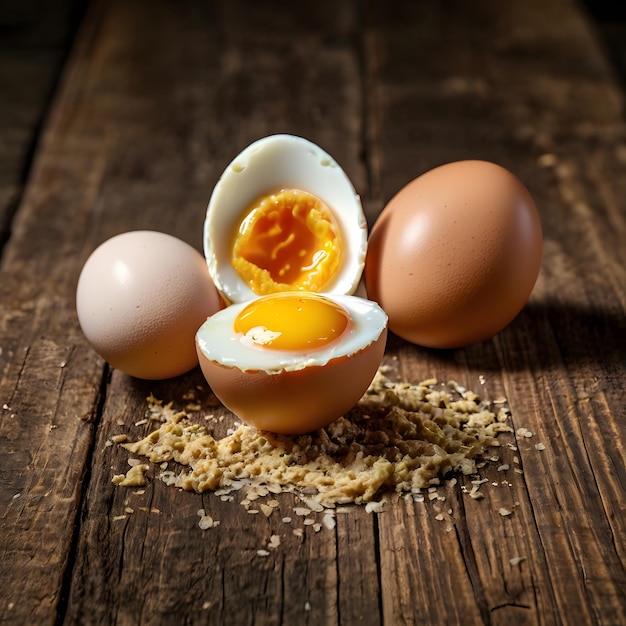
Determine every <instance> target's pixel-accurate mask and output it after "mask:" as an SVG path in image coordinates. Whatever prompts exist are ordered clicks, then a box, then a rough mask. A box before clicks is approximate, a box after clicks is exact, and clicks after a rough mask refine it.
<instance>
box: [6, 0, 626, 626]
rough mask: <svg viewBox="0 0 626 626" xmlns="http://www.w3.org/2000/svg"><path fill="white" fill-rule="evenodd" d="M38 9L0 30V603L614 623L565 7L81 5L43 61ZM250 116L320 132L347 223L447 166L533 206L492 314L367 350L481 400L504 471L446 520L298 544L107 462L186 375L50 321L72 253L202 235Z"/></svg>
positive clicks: (609, 169) (620, 98) (50, 617)
mask: <svg viewBox="0 0 626 626" xmlns="http://www.w3.org/2000/svg"><path fill="white" fill-rule="evenodd" d="M15 4H16V5H17V3H15ZM41 4H42V3H35V2H30V3H29V2H26V3H22V4H21V5H20V6H21V9H20V8H15V9H14V13H12V14H11V15H10V16H9V18H7V17H6V16H5V15H3V19H4V20H5V22H4V23H3V31H2V32H0V53H1V54H2V61H0V63H1V64H2V76H4V77H5V79H6V82H5V83H4V85H3V86H2V92H1V93H2V101H1V102H0V107H2V108H1V109H0V110H1V111H2V120H1V124H2V125H1V126H0V128H1V133H2V134H1V135H0V139H1V142H0V143H1V144H2V145H1V146H0V155H1V156H2V159H3V161H2V163H3V170H2V172H0V184H1V188H0V192H1V193H0V200H1V202H2V204H1V206H0V217H1V218H2V219H1V225H2V231H3V233H4V236H3V239H2V243H3V247H2V250H1V252H2V257H1V263H2V265H1V267H0V406H1V408H0V478H1V482H0V520H1V522H0V524H1V529H2V532H1V534H0V622H1V623H3V624H38V625H40V624H204V623H210V624H218V623H219V624H222V623H223V624H237V625H239V624H278V623H281V624H339V623H340V624H357V623H363V624H379V623H384V624H387V625H390V626H393V625H397V624H457V623H458V624H607V625H608V624H612V625H617V624H625V623H626V571H625V564H626V540H625V538H626V498H625V494H624V489H625V486H626V470H625V462H624V461H625V459H624V456H625V455H624V441H625V440H624V433H625V430H626V409H625V407H626V402H625V400H624V387H625V383H626V376H625V373H626V365H625V363H626V358H625V357H626V345H625V338H626V324H625V310H626V269H625V268H626V200H625V198H626V126H625V123H624V117H623V111H624V93H623V90H622V89H621V88H620V84H619V82H618V77H617V75H616V73H615V67H614V66H612V65H611V58H612V57H611V56H610V55H609V53H608V51H607V49H606V48H605V47H604V44H603V42H602V40H601V39H600V36H599V34H600V31H599V30H597V25H594V23H593V22H592V21H591V20H590V18H589V16H588V15H587V14H586V13H585V12H584V10H583V8H582V7H581V6H579V5H578V4H577V3H576V2H575V1H574V0H553V1H549V0H548V1H546V0H511V1H510V2H496V1H494V0H473V1H472V2H447V3H443V2H441V3H439V2H421V3H418V2H410V1H408V0H407V1H405V2H404V1H398V2H388V3H384V5H383V3H380V2H374V1H372V2H367V1H365V2H346V3H338V2H330V1H329V2H326V1H324V0H319V1H318V2H315V3H288V2H278V1H275V2H259V3H257V2H254V3H252V2H251V3H245V2H243V1H241V0H229V1H223V2H195V1H193V0H186V1H185V2H170V1H166V0H152V1H150V2H147V1H146V2H141V1H140V0H110V1H105V0H94V1H93V2H90V3H89V4H88V5H87V6H86V8H85V14H84V18H83V19H82V20H81V21H80V27H79V29H78V32H77V36H76V38H75V40H74V41H73V44H72V46H71V50H70V53H69V56H68V57H67V58H65V56H64V50H65V47H64V42H65V41H66V39H65V37H66V36H67V35H68V34H71V33H72V32H73V31H72V24H73V19H74V17H76V16H78V17H80V11H81V10H82V6H79V5H78V4H77V3H71V2H69V1H65V2H61V1H60V0H59V1H58V2H57V3H56V5H57V9H56V10H55V11H50V10H47V11H43V9H42V8H41ZM44 4H45V3H44ZM42 11H43V13H44V14H43V15H40V14H39V12H42ZM38 17H41V20H43V22H44V23H45V24H44V25H47V28H44V27H43V26H41V27H40V22H41V20H37V19H36V18H38ZM29 20H30V22H29ZM33 20H34V21H33ZM607 20H608V21H609V22H610V16H609V17H608V18H607ZM29 23H30V24H31V25H32V24H35V25H36V26H33V28H32V29H30V30H29V29H28V28H26V27H27V26H28V24H29ZM609 25H610V26H611V28H613V29H615V28H619V25H618V24H616V23H612V24H609ZM20 28H26V31H27V34H28V35H29V37H30V38H29V37H26V43H24V42H23V41H22V40H20V37H19V35H20ZM612 32H614V31H612ZM620 32H621V33H622V34H623V33H624V31H623V30H622V31H620ZM33 33H34V34H33ZM618 39H619V38H618ZM618 39H617V40H618ZM622 51H623V49H622ZM61 64H62V65H63V71H62V75H61V77H60V80H59V81H58V83H55V79H56V71H57V68H59V67H60V66H61ZM5 79H3V82H4V80H5ZM11 81H13V82H11ZM50 94H52V96H53V97H52V102H51V104H50V106H47V102H48V100H47V99H48V97H49V96H50ZM40 124H41V128H40V131H41V132H38V131H39V125H40ZM274 132H289V133H294V134H298V135H302V136H305V137H307V138H308V139H310V140H312V141H314V142H315V143H318V144H319V145H321V146H322V147H324V148H325V149H326V150H327V151H329V152H330V153H331V154H332V155H333V156H334V157H335V158H336V159H337V161H338V162H339V163H341V164H342V166H343V167H344V169H345V170H346V172H347V173H348V175H349V176H350V177H351V179H352V181H353V183H354V185H355V187H356V188H357V190H358V191H359V193H360V194H361V195H362V198H363V202H364V206H365V209H366V212H367V215H368V218H369V220H370V222H373V220H374V219H375V217H376V215H377V213H378V212H379V211H380V209H381V208H382V207H383V206H384V204H385V202H386V201H387V200H389V199H390V198H391V196H392V195H393V194H394V193H395V192H396V191H397V190H399V189H400V188H401V187H402V186H403V185H404V184H406V183H407V182H408V181H410V180H411V179H413V178H415V177H416V176H417V175H419V174H420V173H422V172H424V171H426V170H427V169H429V168H431V167H434V166H436V165H438V164H441V163H444V162H447V161H453V160H457V159H463V158H482V159H487V160H491V161H495V162H498V163H500V164H502V165H504V166H505V167H507V168H509V169H510V170H512V171H513V172H515V173H516V174H517V175H518V176H519V177H520V178H521V179H522V180H523V181H524V182H525V183H526V185H527V186H528V188H529V189H530V190H531V193H532V194H533V196H534V198H535V200H536V202H537V205H538V207H539V211H540V214H541V218H542V222H543V227H544V232H545V251H544V259H543V266H542V271H541V274H540V278H539V280H538V282H537V285H536V288H535V290H534V292H533V294H532V297H531V299H530V302H529V304H528V305H527V306H526V307H525V309H524V310H523V311H522V313H521V314H520V315H519V316H518V317H517V318H516V320H514V322H513V323H512V324H511V325H510V326H509V327H508V328H506V329H505V330H504V331H502V332H501V333H500V334H498V335H497V336H496V337H494V338H493V339H492V340H489V341H486V342H483V343H481V344H479V345H475V346H471V347H469V348H465V349H459V350H453V351H445V352H436V351H428V350H423V349H420V348H418V347H416V346H411V345H409V344H406V343H403V342H401V341H399V340H392V341H390V344H389V354H390V356H394V355H395V356H397V357H398V359H399V362H400V369H401V371H402V374H403V376H405V377H406V378H407V379H408V380H411V381H413V382H417V381H418V380H421V379H424V378H429V377H431V376H435V377H438V378H439V379H440V380H449V379H455V380H457V381H458V382H459V383H460V384H462V385H464V386H466V387H467V388H469V389H473V390H477V391H480V390H485V392H486V393H488V394H490V395H491V397H497V396H498V394H503V395H505V396H506V398H507V400H508V405H509V407H510V410H511V418H510V419H511V422H510V423H511V426H512V428H513V430H514V431H519V432H514V433H513V434H504V435H501V437H500V439H501V443H502V458H503V459H504V460H508V462H510V464H511V467H512V469H511V471H510V472H508V473H507V479H508V485H507V486H506V487H503V481H502V473H501V472H500V473H499V472H498V468H497V467H496V465H493V464H492V465H490V466H487V467H486V468H484V470H483V475H484V477H485V478H487V479H488V481H487V483H485V485H484V486H483V487H482V491H483V492H484V494H485V498H483V499H482V500H474V499H471V498H468V497H467V495H466V493H465V492H464V490H463V487H466V486H467V485H470V481H471V479H472V477H471V476H467V477H466V476H458V477H456V478H457V480H456V481H453V480H451V477H450V476H449V477H448V478H447V480H445V481H444V482H443V483H442V486H441V487H440V488H439V493H442V494H444V495H445V498H446V500H445V505H446V514H447V519H448V520H449V521H450V524H444V523H442V522H441V521H440V518H439V519H438V514H437V511H438V510H439V509H438V508H437V507H438V506H439V504H440V502H439V501H438V500H434V501H430V500H428V498H426V501H425V502H410V503H408V502H406V501H405V500H403V499H402V498H400V497H394V496H393V494H391V495H389V494H388V495H387V498H386V499H387V502H386V504H385V506H384V510H383V512H381V513H376V512H367V511H366V510H365V507H363V506H357V505H354V506H348V507H346V508H345V511H344V513H343V514H342V515H337V526H336V528H334V529H333V530H328V529H325V528H324V529H322V531H320V532H315V530H314V529H313V527H306V528H304V532H303V534H302V535H301V536H298V535H294V534H293V533H291V531H290V530H285V526H284V524H283V522H282V521H281V516H280V515H272V516H270V517H265V516H264V515H257V516H252V515H249V514H248V513H247V512H246V510H245V509H244V508H243V507H242V506H240V505H239V504H238V502H237V500H235V501H234V502H223V501H222V500H221V499H220V498H219V497H216V496H215V495H212V494H210V493H204V494H195V493H189V492H182V491H179V490H177V489H173V488H171V487H168V486H166V485H165V484H164V483H163V482H161V481H159V480H157V479H155V478H153V476H154V471H153V472H152V474H150V479H149V483H148V486H147V487H146V488H145V490H143V492H142V493H138V494H137V493H133V492H132V491H129V490H127V489H123V488H120V487H117V486H115V485H114V484H113V483H112V482H111V479H112V476H113V475H114V474H117V473H120V472H124V471H126V469H128V465H127V461H128V458H129V454H128V452H127V451H126V450H124V449H123V448H121V447H120V446H117V445H110V443H107V442H110V438H111V436H113V435H115V434H117V433H119V432H120V430H123V429H126V431H127V432H129V433H130V434H131V435H132V436H140V435H142V434H144V433H147V432H148V431H147V430H146V429H147V428H148V426H142V425H141V424H140V425H139V426H135V425H134V424H135V422H137V421H139V422H140V421H141V417H142V416H143V412H144V410H145V398H146V396H147V395H148V394H149V393H154V395H155V396H157V397H159V398H162V399H166V400H173V401H175V402H182V401H183V400H182V398H183V395H184V394H185V392H186V391H188V390H189V389H194V388H195V387H196V386H203V379H202V376H201V374H199V372H198V371H194V372H192V373H190V374H188V375H185V376H183V377H181V378H178V379H175V380H167V381H163V382H158V383H152V382H145V381H144V382H142V381H137V380H133V379H131V378H129V377H127V376H126V375H124V374H122V373H121V372H119V371H112V370H110V369H109V368H108V367H107V366H106V364H105V363H104V362H103V360H102V359H100V358H99V357H98V356H97V355H96V354H95V353H94V352H93V351H92V350H91V348H90V347H89V346H88V344H87V342H86V341H85V339H84V338H83V336H82V334H81V332H80V329H79V326H78V323H77V320H76V316H75V309H74V294H75V287H76V282H77V278H78V274H79V272H80V269H81V267H82V265H83V263H84V262H85V260H86V258H87V257H88V255H89V254H90V253H91V251H92V250H93V249H94V248H95V247H96V246H97V245H98V244H99V243H100V242H102V241H104V240H105V239H107V238H109V237H110V236H112V235H114V234H117V233H120V232H123V231H126V230H132V229H140V228H146V229H153V230H161V231H165V232H168V233H171V234H173V235H176V236H178V237H180V238H182V239H184V240H186V241H188V242H189V243H191V244H192V245H194V246H195V247H197V248H198V249H200V247H201V231H202V223H203V219H204V212H205V207H206V204H207V201H208V198H209V196H210V193H211V190H212V188H213V186H214V185H215V183H216V181H217V178H218V177H219V175H220V173H221V172H222V170H223V169H224V167H225V166H226V164H227V163H228V162H229V161H230V160H231V159H232V158H233V157H234V156H235V155H236V154H237V152H239V151H240V150H241V149H242V148H244V147H245V146H246V145H248V144H249V143H250V142H251V141H253V140H255V139H257V138H259V137H262V136H264V135H268V134H271V133H274ZM31 156H32V158H31ZM5 163H6V165H4V164H5ZM203 388H206V385H204V386H203ZM519 429H526V430H527V431H529V432H530V433H532V437H531V438H528V437H524V436H521V435H520V433H521V432H523V431H520V430H519ZM538 443H541V444H543V446H544V447H545V449H543V450H541V451H540V450H538V449H537V445H536V444H538ZM539 447H542V446H539ZM507 455H508V456H507ZM513 468H514V469H516V470H517V471H515V472H514V471H513ZM279 502H280V509H281V512H283V515H284V514H285V513H284V512H285V511H289V510H290V507H293V506H294V502H295V499H294V496H293V495H292V494H281V496H280V497H279ZM503 508H509V509H511V510H512V514H511V515H502V514H501V511H500V509H503ZM199 509H204V510H205V511H206V512H208V513H210V515H211V516H212V517H213V518H214V519H216V520H219V521H220V525H219V526H217V527H216V528H211V529H208V530H202V529H201V528H199V526H198V515H197V511H198V510H199ZM448 511H450V513H449V515H448V513H447V512H448ZM272 534H278V535H280V537H281V544H280V546H278V547H277V548H276V549H273V550H271V551H270V553H269V555H268V556H265V557H260V556H258V554H257V550H258V549H259V548H260V547H263V546H265V545H267V543H268V538H269V537H271V535H272Z"/></svg>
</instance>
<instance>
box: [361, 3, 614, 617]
mask: <svg viewBox="0 0 626 626" xmlns="http://www.w3.org/2000/svg"><path fill="white" fill-rule="evenodd" d="M370 9H371V12H369V13H368V16H370V18H371V19H370V22H369V27H368V29H367V32H366V37H367V38H368V43H367V45H366V48H365V50H366V55H369V58H366V61H365V66H366V68H368V69H369V70H370V75H369V78H368V85H369V86H370V88H371V93H372V94H373V96H372V97H371V98H370V101H369V106H370V108H369V109H368V113H367V117H368V119H369V120H370V125H369V127H368V128H369V135H368V139H369V149H370V151H371V152H372V153H373V157H372V163H373V164H374V165H375V168H374V170H373V174H374V175H373V177H372V180H373V185H372V193H373V194H374V195H375V196H380V204H383V203H384V202H385V200H386V199H388V198H390V197H391V195H393V193H395V192H396V191H397V190H398V189H399V188H400V187H401V186H402V185H403V184H404V183H405V182H406V181H408V180H410V179H411V178H414V177H415V176H417V175H418V174H419V173H421V172H422V171H425V170H426V169H428V168H430V167H433V166H435V165H438V164H440V163H442V162H445V161H451V160H456V159H462V158H485V159H488V160H493V161H496V162H499V163H501V164H503V165H505V166H506V167H509V168H510V169H511V170H512V171H514V172H516V173H517V174H518V175H519V176H520V177H521V178H522V180H524V181H525V182H526V183H527V185H528V186H529V188H530V189H531V191H532V192H533V193H534V195H535V197H536V200H537V203H538V206H539V209H540V212H541V215H542V220H543V222H544V228H545V237H546V253H545V259H544V266H543V273H542V276H541V278H540V281H539V283H538V286H537V289H536V291H535V293H534V294H533V298H532V299H531V304H530V305H529V306H528V307H527V308H526V310H525V311H524V312H523V313H522V314H521V315H520V317H519V318H518V319H517V320H516V321H515V322H514V323H513V324H512V325H511V327H509V328H508V329H506V330H505V331H504V332H503V333H501V334H500V335H499V336H498V337H496V338H495V339H494V340H493V341H492V342H488V345H485V346H478V347H471V348H469V349H466V350H463V351H462V352H461V353H460V354H459V353H458V352H457V353H452V354H451V355H449V359H447V360H445V359H441V357H437V358H435V359H432V357H429V356H428V355H427V356H426V358H425V357H424V355H419V354H416V353H415V352H413V353H412V354H407V352H408V350H407V349H404V348H402V349H401V350H400V355H399V356H400V359H401V361H402V362H412V363H411V368H410V371H411V372H414V371H415V370H417V371H415V374H414V375H415V376H417V377H418V378H419V377H425V376H427V375H429V374H428V372H431V371H436V370H437V369H439V370H443V371H444V372H445V375H446V376H451V377H454V378H456V379H457V380H461V381H462V382H464V381H466V380H467V379H468V378H469V377H470V376H472V374H473V375H475V374H476V373H477V372H481V371H482V372H485V370H488V371H489V383H488V384H489V385H493V384H494V383H495V385H496V388H500V387H502V388H503V389H504V390H505V395H506V396H507V397H508V400H509V406H510V407H511V410H512V414H513V423H514V424H515V427H516V428H520V427H525V428H527V429H528V430H529V431H531V432H532V433H533V437H532V438H531V439H526V438H524V437H519V436H518V437H516V438H515V441H511V442H509V443H514V444H515V446H516V448H517V449H516V450H515V455H514V457H516V458H517V459H518V463H517V464H515V463H514V460H515V458H511V457H512V456H513V455H511V453H510V451H509V453H508V457H504V458H503V461H506V462H507V463H508V464H510V465H511V467H516V468H517V469H518V470H519V471H520V472H523V474H518V475H515V474H513V475H512V476H509V475H507V479H508V481H509V483H510V489H509V490H508V493H507V490H506V489H505V490H504V492H503V490H502V487H501V485H502V483H501V478H502V476H498V475H497V474H495V473H493V472H488V473H487V478H488V483H487V485H490V484H492V483H495V484H497V485H499V486H498V488H497V489H489V491H488V494H489V502H488V503H487V504H486V503H485V502H481V503H475V502H467V498H463V497H462V496H461V495H460V493H456V494H454V493H453V494H450V496H447V501H449V503H450V507H451V510H452V512H453V520H454V521H453V523H454V527H455V530H456V534H455V535H451V538H452V540H450V541H448V542H447V543H444V544H442V543H441V542H440V537H439V534H440V532H441V531H440V528H439V527H437V524H436V523H433V521H432V518H431V517H428V516H424V515H422V516H421V517H420V519H419V526H418V528H419V531H417V532H418V533H419V535H418V536H416V535H415V531H414V530H413V523H411V524H410V525H409V528H408V529H407V533H406V535H405V536H404V537H403V538H402V539H399V538H398V535H397V531H396V528H397V526H398V523H399V520H398V517H397V516H396V515H393V516H391V515H383V516H381V522H380V524H381V558H382V559H383V562H382V566H381V567H382V571H383V573H382V580H383V584H384V583H385V582H387V585H388V592H387V593H385V590H384V589H383V597H384V599H385V600H388V604H387V605H386V607H385V616H386V617H387V618H388V621H389V622H390V623H419V621H420V619H421V620H422V621H424V620H426V621H430V622H437V623H444V622H456V621H458V616H459V615H462V614H464V611H466V610H467V608H468V607H469V606H472V604H474V606H475V607H476V608H475V611H476V612H477V613H478V614H479V615H478V617H475V618H474V619H477V620H478V622H479V623H480V622H481V621H482V622H483V623H506V622H510V621H514V622H515V623H559V622H560V621H561V620H563V619H565V621H567V620H568V617H566V616H569V619H580V620H581V621H584V622H585V623H618V622H620V621H623V620H624V619H625V613H624V612H625V610H626V609H625V595H624V589H625V588H626V587H625V584H626V578H625V572H624V560H623V555H624V541H623V538H624V536H625V535H624V528H623V522H624V515H623V511H624V506H625V505H624V488H623V486H624V476H623V467H624V456H623V441H624V419H623V414H624V409H623V402H622V401H621V399H620V396H621V394H622V391H621V389H622V386H623V383H620V382H618V381H619V380H621V381H623V379H624V370H623V363H624V354H626V350H625V346H624V343H623V342H624V339H623V338H624V337H626V327H625V326H624V319H625V318H624V302H625V300H624V296H625V293H624V285H626V276H625V275H624V269H623V268H624V267H625V263H624V260H625V259H624V253H625V250H626V246H624V241H626V237H625V233H626V231H625V230H624V226H625V219H624V215H625V210H624V209H625V205H624V202H623V201H622V200H621V198H623V195H621V194H620V190H619V188H620V187H621V186H622V184H623V179H624V177H623V163H624V161H623V157H620V154H621V153H622V152H623V148H622V147H621V146H623V141H624V126H623V122H622V119H621V114H620V107H621V97H620V94H619V92H618V90H617V89H616V88H615V85H614V83H613V82H612V80H611V74H610V70H609V68H608V66H607V65H605V64H604V62H603V60H602V56H601V54H599V51H598V47H597V45H598V44H597V42H596V41H595V40H594V39H593V37H592V34H591V31H590V30H589V28H588V25H587V24H586V23H585V22H584V20H583V16H582V15H581V14H580V13H579V12H578V10H577V9H576V8H575V7H574V6H573V5H572V4H571V3H568V2H557V3H549V4H547V5H546V4H545V3H531V4H529V3H524V4H523V6H522V4H521V3H520V4H516V3H508V4H507V5H506V7H504V6H502V5H496V4H495V3H490V2H484V3H480V4H479V5H477V4H476V3H472V5H471V6H470V5H468V6H467V7H466V6H464V5H460V4H459V5H458V6H456V8H455V11H454V17H451V16H452V13H451V12H450V11H449V7H446V10H444V9H443V7H433V6H432V5H430V6H428V7H426V6H425V5H415V4H410V3H405V4H402V9H401V10H395V11H394V12H393V13H391V12H386V11H382V10H380V7H377V6H375V5H374V4H373V3H372V5H371V6H370ZM396 9H397V7H396ZM566 42H567V43H566ZM600 163H601V165H594V164H600ZM619 172H622V174H620V173H619ZM494 350H495V352H494ZM599 350H601V355H600V354H599ZM433 360H434V361H435V363H434V364H433V363H432V361H433ZM442 361H443V362H442ZM618 363H619V364H618ZM437 365H438V367H437ZM471 388H476V386H475V385H474V386H473V387H471ZM590 397H593V398H595V399H596V406H597V409H596V410H595V411H593V410H590V407H589V400H590ZM503 440H504V439H503ZM536 442H541V443H543V444H544V445H545V446H546V449H545V450H544V451H542V452H541V453H539V452H538V451H537V450H536V448H535V443H536ZM416 506H417V507H418V512H417V513H416V514H417V515H419V514H421V513H422V511H420V510H419V507H420V505H416ZM500 508H506V509H507V510H511V511H513V515H511V516H506V517H504V518H502V517H501V516H500V515H499V514H498V511H499V509H500ZM618 511H620V512H621V513H618ZM424 518H426V519H424ZM499 518H500V519H499ZM485 529H488V531H486V530H485ZM399 545H402V548H403V550H404V553H405V554H403V557H402V558H403V560H405V559H406V561H408V562H410V563H412V564H413V568H414V570H413V571H412V572H411V574H412V575H409V576H406V575H405V573H403V572H402V571H399V568H398V566H397V563H396V562H395V559H394V555H395V554H396V552H397V550H398V546H399ZM432 554H435V555H439V557H440V558H445V561H446V563H447V567H449V568H451V569H453V570H458V572H459V574H458V576H459V578H458V579H463V577H465V579H466V581H468V582H469V584H465V585H462V586H461V587H462V589H464V590H466V591H467V589H469V588H471V589H472V590H473V593H474V595H475V599H474V602H473V603H472V601H471V598H467V597H464V595H463V594H462V593H460V592H459V591H458V590H457V588H456V586H455V592H454V593H450V589H451V584H450V581H449V579H448V577H447V570H446V568H443V567H441V568H437V567H433V565H432V563H431V562H429V558H430V555H432ZM443 555H445V557H444V556H443ZM515 557H522V558H523V560H522V561H519V562H517V559H515ZM511 558H513V559H515V560H514V561H513V562H511V561H510V559H511ZM512 563H515V565H513V564H512ZM463 572H466V573H465V574H463ZM429 575H430V577H431V578H430V580H428V581H427V583H426V584H427V588H426V591H425V590H424V578H425V577H427V576H429ZM394 590H401V591H399V592H396V593H394ZM429 599H430V600H431V601H430V602H429ZM574 616H576V617H574ZM467 619H468V620H470V621H471V619H472V618H471V613H470V616H468V618H467Z"/></svg>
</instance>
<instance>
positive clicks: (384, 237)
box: [365, 161, 542, 348]
mask: <svg viewBox="0 0 626 626" xmlns="http://www.w3.org/2000/svg"><path fill="white" fill-rule="evenodd" d="M541 254H542V231H541V223H540V221H539V215H538V213H537V209H536V207H535V204H534V202H533V199H532V198H531V196H530V194H529V192H528V190H527V189H526V187H525V186H524V185H523V184H522V183H521V182H520V180H519V179H518V178H517V177H516V176H514V175H513V174H512V173H511V172H509V171H508V170H506V169H504V168H502V167H500V166H499V165H496V164H494V163H489V162H485V161H459V162H456V163H449V164H447V165H442V166H440V167H437V168H435V169H433V170H431V171H429V172H427V173H425V174H423V175H422V176H420V177H418V178H416V179H415V180H414V181H412V182H411V183H409V184H408V185H407V186H406V187H404V188H403V189H402V190H401V191H400V192H398V194H396V196H395V197H394V198H392V200H391V201H390V202H389V204H388V205H387V206H386V207H385V209H384V210H383V212H382V213H381V215H380V217H379V219H378V220H377V221H376V223H375V224H374V227H373V228H372V231H371V234H370V238H369V242H368V257H367V260H366V267H365V283H366V288H367V293H368V296H369V298H371V299H372V300H375V301H376V302H378V304H379V305H380V306H381V307H382V308H383V309H384V310H385V312H386V313H387V315H388V316H389V328H390V330H391V331H393V332H394V333H395V334H397V335H399V336H400V337H403V338H404V339H406V340H408V341H411V342H413V343H416V344H419V345H423V346H427V347H432V348H454V347H459V346H466V345H469V344H472V343H475V342H478V341H481V340H484V339H486V338H489V337H491V336H493V335H495V334H496V333H497V332H499V331H500V330H501V329H502V328H504V327H505V326H506V325H507V324H509V322H511V320H512V319H513V318H514V317H515V316H516V315H517V314H518V313H519V311H520V310H521V309H522V307H523V306H524V304H525V303H526V301H527V300H528V297H529V295H530V293H531V291H532V289H533V286H534V284H535V281H536V280H537V276H538V273H539V269H540V265H541Z"/></svg>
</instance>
